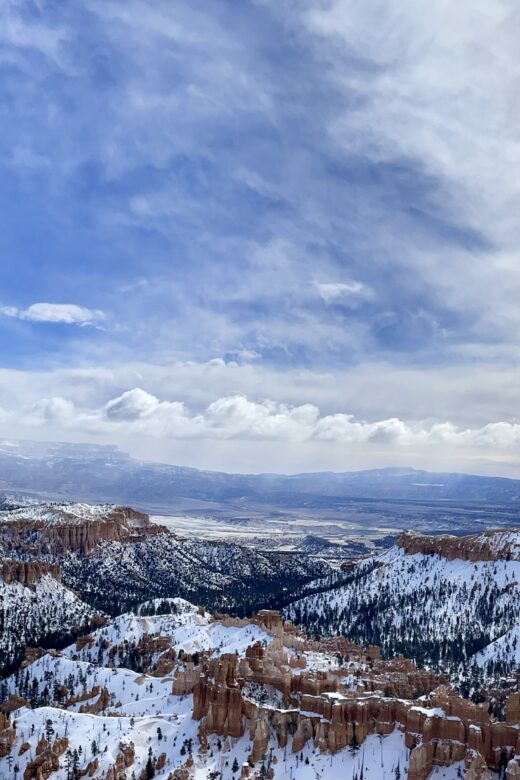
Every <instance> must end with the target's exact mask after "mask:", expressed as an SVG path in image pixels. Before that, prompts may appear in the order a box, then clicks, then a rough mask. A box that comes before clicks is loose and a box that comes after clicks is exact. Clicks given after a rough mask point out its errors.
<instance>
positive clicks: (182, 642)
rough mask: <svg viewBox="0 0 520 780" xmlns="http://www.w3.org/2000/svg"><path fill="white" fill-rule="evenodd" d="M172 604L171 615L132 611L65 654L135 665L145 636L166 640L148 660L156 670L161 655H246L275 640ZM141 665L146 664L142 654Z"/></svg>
mask: <svg viewBox="0 0 520 780" xmlns="http://www.w3.org/2000/svg"><path fill="white" fill-rule="evenodd" d="M169 601H170V602H171V604H172V612H171V613H170V614H165V615H138V614H137V615H136V614H134V613H133V612H130V613H125V614H123V615H119V616H118V617H116V618H113V619H112V620H110V621H109V622H108V623H107V624H106V625H104V626H103V627H102V628H99V629H98V630H96V631H93V632H92V633H91V634H90V640H91V641H90V642H89V643H88V644H85V645H83V646H81V647H80V648H79V649H78V646H77V644H76V643H73V644H71V645H70V646H69V647H66V648H65V649H64V650H63V651H62V652H63V654H64V655H66V656H68V657H70V658H74V659H80V660H81V661H91V662H95V663H97V664H108V663H110V664H115V665H116V666H122V665H124V664H128V663H129V662H130V663H131V662H132V658H134V657H135V654H134V653H133V651H134V650H135V648H137V647H139V645H140V643H142V640H143V637H147V638H151V639H157V638H162V639H165V640H166V641H165V642H164V643H163V645H162V646H161V647H160V649H159V650H157V651H155V652H153V653H152V654H151V655H150V657H149V658H148V657H147V659H146V660H147V663H148V666H149V667H150V668H153V667H154V665H156V663H157V661H158V659H159V657H160V655H161V653H164V652H165V651H167V650H170V649H171V650H174V651H175V653H176V654H177V655H178V654H179V653H180V652H183V653H185V654H190V655H191V654H194V653H200V652H201V651H204V650H206V651H218V653H219V654H221V653H237V654H238V655H243V654H244V653H245V650H246V648H247V647H249V645H252V644H254V643H255V642H257V641H259V642H268V641H271V637H269V636H268V635H267V634H266V633H265V631H263V630H262V629H261V628H260V627H259V626H257V625H253V624H248V625H246V626H243V627H234V626H223V625H222V624H221V623H220V622H214V621H213V620H212V618H211V615H210V614H209V613H208V612H205V611H204V610H201V609H199V608H198V607H195V606H193V604H190V602H188V601H185V600H184V599H180V598H176V599H170V600H169ZM158 602H159V603H160V600H158ZM147 608H149V604H144V605H142V606H141V608H140V611H141V612H142V611H144V612H146V611H148V609H147ZM173 610H174V611H173ZM140 662H141V664H142V654H141V656H140Z"/></svg>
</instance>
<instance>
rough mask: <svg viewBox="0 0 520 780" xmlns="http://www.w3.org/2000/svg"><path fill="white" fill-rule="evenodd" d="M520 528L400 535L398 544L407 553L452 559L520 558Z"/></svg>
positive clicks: (515, 559) (397, 540)
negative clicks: (441, 534)
mask: <svg viewBox="0 0 520 780" xmlns="http://www.w3.org/2000/svg"><path fill="white" fill-rule="evenodd" d="M518 533H519V529H511V530H508V531H505V530H489V531H484V532H483V533H480V534H474V535H473V536H460V537H457V536H447V535H445V536H425V535H424V534H418V533H413V532H407V533H403V534H400V535H399V536H398V537H397V539H396V544H397V546H398V547H401V548H402V549H403V550H404V551H405V553H406V554H407V555H415V554H417V553H420V554H422V555H440V556H442V557H443V558H446V559H447V560H449V561H454V560H456V559H459V560H464V561H472V562H477V561H499V560H513V561H518V560H520V543H519V541H518V538H519V537H518Z"/></svg>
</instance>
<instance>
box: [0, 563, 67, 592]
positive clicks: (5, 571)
mask: <svg viewBox="0 0 520 780" xmlns="http://www.w3.org/2000/svg"><path fill="white" fill-rule="evenodd" d="M46 574H50V576H51V577H53V578H54V579H55V580H58V582H59V581H60V580H61V569H60V567H59V566H58V565H56V564H54V563H41V562H37V561H31V562H25V561H0V575H1V577H2V579H3V581H4V582H5V583H6V584H8V585H9V584H10V583H12V582H21V584H22V585H26V586H27V587H31V586H32V585H35V584H36V583H37V582H38V581H39V580H40V579H41V578H42V577H44V576H45V575H46Z"/></svg>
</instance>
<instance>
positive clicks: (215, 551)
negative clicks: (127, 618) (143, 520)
mask: <svg viewBox="0 0 520 780" xmlns="http://www.w3.org/2000/svg"><path fill="white" fill-rule="evenodd" d="M61 563H62V566H63V577H64V581H65V582H66V583H67V584H68V585H69V586H70V587H71V588H73V589H74V590H77V591H79V592H80V593H82V594H83V595H84V597H85V598H86V599H87V600H88V601H89V602H90V603H92V604H93V605H95V606H97V607H99V608H100V609H103V610H105V611H108V612H111V613H112V614H117V613H119V612H121V611H125V610H128V609H132V608H134V607H135V605H136V604H138V603H139V602H142V601H145V600H148V599H150V598H153V597H170V596H181V597H183V598H188V599H190V600H191V601H194V602H196V603H199V604H204V605H206V606H208V607H210V608H211V609H215V610H219V611H227V612H245V613H250V612H251V611H253V610H254V609H257V608H259V607H261V606H265V605H266V604H269V603H270V602H271V600H274V599H276V598H277V597H279V596H280V595H281V594H284V595H285V596H286V595H288V594H289V593H290V592H291V591H293V590H294V591H295V592H297V591H298V589H300V588H302V587H303V586H305V585H306V584H307V583H308V582H310V581H312V580H314V579H315V578H319V577H323V576H326V575H328V574H330V572H331V569H330V567H329V565H328V564H326V563H325V562H323V561H319V560H313V559H311V558H308V557H307V556H306V555H304V554H294V555H283V554H281V553H265V552H260V551H257V550H253V549H250V548H247V547H242V546H240V545H237V544H232V543H227V542H204V541H202V542H201V541H196V540H193V539H183V538H180V537H178V536H176V535H175V534H172V533H170V532H168V531H166V532H164V533H160V534H151V535H145V536H144V537H143V538H142V539H139V540H130V541H108V542H101V543H100V544H99V545H98V546H97V547H96V548H95V549H93V550H92V551H91V552H90V553H89V555H87V556H85V555H83V554H82V553H81V552H70V553H68V554H67V555H66V556H65V557H64V558H63V559H62V561H61Z"/></svg>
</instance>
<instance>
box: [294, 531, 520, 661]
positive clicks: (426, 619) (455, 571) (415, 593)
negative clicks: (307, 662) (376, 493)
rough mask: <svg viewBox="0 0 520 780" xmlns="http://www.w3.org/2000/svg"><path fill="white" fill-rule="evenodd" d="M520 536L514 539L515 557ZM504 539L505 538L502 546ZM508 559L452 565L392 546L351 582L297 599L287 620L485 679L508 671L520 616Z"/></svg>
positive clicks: (518, 565)
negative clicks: (480, 674) (474, 672)
mask: <svg viewBox="0 0 520 780" xmlns="http://www.w3.org/2000/svg"><path fill="white" fill-rule="evenodd" d="M519 535H520V534H518V532H517V533H516V534H515V535H514V538H511V537H512V534H508V547H507V549H508V550H509V551H510V550H511V546H512V543H513V544H515V543H516V542H517V538H518V536H519ZM503 541H504V540H503V535H502V534H500V539H497V546H498V547H500V544H501V543H502V542H503ZM498 547H497V549H498ZM500 549H503V548H502V547H500ZM513 549H517V548H515V547H513ZM509 557H510V559H508V560H506V559H502V560H500V559H499V560H491V561H489V560H488V561H471V560H463V559H460V558H456V559H454V560H448V559H447V558H445V557H443V556H441V555H438V554H422V553H415V554H407V553H406V551H405V550H404V549H403V548H402V547H399V546H394V547H392V548H391V549H390V550H389V551H388V552H386V553H383V554H382V555H380V556H378V557H377V558H373V559H370V560H368V561H364V562H362V563H360V564H358V565H357V566H356V568H355V569H354V571H353V573H352V577H351V581H350V582H349V583H348V584H346V585H344V586H342V587H340V588H337V589H333V590H330V591H328V592H325V593H321V594H317V595H311V596H308V597H306V598H304V599H302V600H299V601H297V602H295V603H294V604H292V605H290V606H289V607H288V608H287V609H286V615H287V616H288V617H290V618H291V619H292V620H294V621H295V622H296V623H298V624H301V625H302V626H304V627H305V628H306V629H307V630H310V631H311V632H312V633H315V634H317V635H342V634H343V635H345V636H348V637H349V638H350V639H352V640H353V641H358V642H361V643H374V644H378V645H380V646H381V647H382V649H383V651H384V652H385V653H386V654H389V655H393V654H395V653H401V652H402V653H403V654H405V655H406V656H407V657H409V658H413V659H414V660H415V661H416V662H418V663H419V665H431V666H434V667H435V668H438V669H441V670H444V671H448V672H451V673H453V674H455V675H459V674H460V675H467V674H469V672H470V671H471V670H472V667H473V666H479V667H481V670H482V672H483V673H484V674H485V675H486V676H492V675H493V674H494V673H500V672H509V671H511V670H512V669H513V668H514V667H515V666H516V664H517V663H518V657H519V649H518V641H517V642H515V638H517V636H518V623H519V617H520V585H519V583H520V560H514V559H512V557H511V556H509ZM497 640H498V641H497ZM494 642H496V644H495V645H493V644H492V643H494ZM488 646H490V647H489V648H488ZM486 648H488V649H486Z"/></svg>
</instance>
